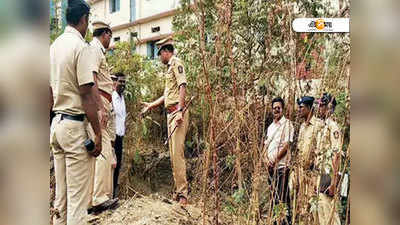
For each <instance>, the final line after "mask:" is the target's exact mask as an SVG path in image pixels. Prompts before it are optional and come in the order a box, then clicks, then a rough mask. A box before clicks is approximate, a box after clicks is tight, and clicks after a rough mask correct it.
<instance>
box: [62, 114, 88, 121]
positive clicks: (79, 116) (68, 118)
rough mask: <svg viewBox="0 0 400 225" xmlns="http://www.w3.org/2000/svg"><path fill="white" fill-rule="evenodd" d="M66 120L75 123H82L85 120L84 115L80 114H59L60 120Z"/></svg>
mask: <svg viewBox="0 0 400 225" xmlns="http://www.w3.org/2000/svg"><path fill="white" fill-rule="evenodd" d="M63 119H67V120H75V121H81V122H83V121H84V120H85V114H80V115H74V116H72V115H68V114H62V113H61V120H63Z"/></svg>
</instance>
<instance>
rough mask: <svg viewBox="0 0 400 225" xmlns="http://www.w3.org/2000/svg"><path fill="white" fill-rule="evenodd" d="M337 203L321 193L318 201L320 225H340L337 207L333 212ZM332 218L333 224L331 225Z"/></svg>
mask: <svg viewBox="0 0 400 225" xmlns="http://www.w3.org/2000/svg"><path fill="white" fill-rule="evenodd" d="M334 204H335V201H334V199H333V198H331V197H329V196H328V195H326V194H323V193H320V194H319V200H318V219H319V224H320V225H340V218H339V214H338V212H337V207H336V208H335V209H334V211H333V212H332V210H333V207H334ZM331 217H332V223H330V220H331Z"/></svg>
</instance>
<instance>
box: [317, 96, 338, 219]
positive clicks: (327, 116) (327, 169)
mask: <svg viewBox="0 0 400 225" xmlns="http://www.w3.org/2000/svg"><path fill="white" fill-rule="evenodd" d="M335 107H336V100H335V98H334V97H333V96H332V95H331V94H329V93H324V94H323V95H322V97H321V98H320V100H319V115H320V118H322V120H323V129H322V131H321V132H320V135H319V137H318V139H319V140H318V153H317V160H316V167H317V168H318V169H319V171H320V172H321V178H320V185H319V187H320V193H319V201H318V219H319V224H321V225H328V224H332V225H340V218H339V214H338V212H337V210H338V208H337V207H335V201H334V199H333V197H334V195H335V191H336V190H337V188H336V187H337V186H338V182H339V166H340V157H341V148H342V132H341V130H340V127H339V125H338V124H337V123H336V121H335V120H334V119H333V118H332V114H333V112H334V111H335ZM330 220H331V221H332V222H330Z"/></svg>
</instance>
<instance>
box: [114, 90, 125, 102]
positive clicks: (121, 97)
mask: <svg viewBox="0 0 400 225" xmlns="http://www.w3.org/2000/svg"><path fill="white" fill-rule="evenodd" d="M113 95H114V96H115V97H116V98H118V99H119V100H122V99H123V97H124V95H119V94H118V92H117V91H113Z"/></svg>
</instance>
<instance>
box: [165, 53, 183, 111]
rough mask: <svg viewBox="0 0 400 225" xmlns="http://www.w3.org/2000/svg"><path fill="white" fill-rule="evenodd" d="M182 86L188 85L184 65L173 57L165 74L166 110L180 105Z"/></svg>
mask: <svg viewBox="0 0 400 225" xmlns="http://www.w3.org/2000/svg"><path fill="white" fill-rule="evenodd" d="M182 84H186V75H185V69H184V67H183V63H182V62H181V60H180V59H178V58H176V57H175V56H172V57H171V59H170V60H169V62H168V70H167V72H166V73H165V90H164V98H165V99H164V105H165V108H168V107H170V106H172V105H175V104H177V103H179V87H180V86H181V85H182Z"/></svg>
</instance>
